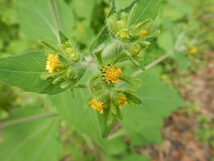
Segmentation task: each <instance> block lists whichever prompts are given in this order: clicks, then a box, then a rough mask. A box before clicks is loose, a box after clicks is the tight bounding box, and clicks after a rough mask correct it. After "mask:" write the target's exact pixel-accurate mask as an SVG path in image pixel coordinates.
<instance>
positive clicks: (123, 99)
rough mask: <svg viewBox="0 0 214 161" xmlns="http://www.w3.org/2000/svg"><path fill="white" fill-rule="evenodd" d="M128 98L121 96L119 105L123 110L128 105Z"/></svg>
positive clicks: (118, 101)
mask: <svg viewBox="0 0 214 161" xmlns="http://www.w3.org/2000/svg"><path fill="white" fill-rule="evenodd" d="M127 103H128V102H127V98H126V97H125V96H119V97H118V100H117V104H118V106H119V107H120V108H122V107H123V106H125V105H126V104H127Z"/></svg>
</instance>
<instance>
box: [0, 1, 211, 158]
mask: <svg viewBox="0 0 214 161" xmlns="http://www.w3.org/2000/svg"><path fill="white" fill-rule="evenodd" d="M33 2H35V3H33ZM131 2H132V0H116V6H117V7H118V8H124V7H125V6H127V5H129V4H130V3H131ZM213 4H214V3H213V1H212V0H205V1H200V0H191V1H187V0H164V2H163V4H162V7H161V10H160V13H159V15H158V17H157V18H156V21H155V23H156V25H155V28H158V29H161V34H160V35H159V37H158V38H157V39H156V40H155V42H154V44H153V45H152V47H150V48H148V49H147V50H145V51H144V52H143V54H144V55H145V56H144V59H145V60H144V63H145V64H149V63H150V62H152V61H154V60H156V59H157V58H159V57H160V56H162V55H164V54H165V53H166V52H172V57H171V58H170V59H169V60H167V61H165V62H164V63H162V67H161V68H154V69H152V70H150V71H149V72H147V73H145V74H144V75H142V80H143V84H144V86H143V87H142V88H140V89H139V90H138V92H139V93H140V94H141V96H142V98H143V105H142V108H137V107H128V108H126V109H124V111H123V113H124V117H125V118H127V119H124V120H123V121H122V123H121V125H120V126H122V128H119V130H118V129H117V130H116V132H115V133H113V132H114V131H113V132H112V134H111V135H110V136H109V138H108V139H107V140H106V139H103V138H102V137H101V134H100V133H99V130H100V129H99V128H100V127H99V126H98V120H97V119H95V118H96V114H95V113H94V111H91V110H90V109H88V108H81V107H80V105H81V104H82V106H84V107H86V106H87V105H85V104H83V99H84V100H86V101H85V102H87V100H88V98H87V97H86V96H85V95H87V94H85V93H84V91H79V92H77V93H76V94H75V95H76V97H75V98H72V96H71V95H72V94H71V93H70V92H65V93H61V94H57V95H54V96H47V97H46V96H44V97H43V96H41V95H39V96H38V95H36V94H35V95H34V94H31V93H27V94H26V93H25V94H23V92H21V91H20V90H18V89H16V88H13V87H11V86H8V85H5V84H3V83H1V82H0V83H1V84H0V120H4V119H7V118H9V119H7V121H10V120H14V119H20V118H23V117H28V116H32V115H35V114H41V113H43V112H50V111H51V112H52V111H54V112H55V111H58V112H59V117H60V118H61V119H62V120H65V121H66V122H62V123H60V120H59V118H58V117H56V118H48V119H41V120H34V121H32V122H27V123H23V124H18V125H13V126H9V127H6V128H5V130H4V131H3V138H1V142H3V143H2V144H1V143H0V149H1V150H0V151H1V152H0V158H3V161H6V160H7V161H19V160H20V161H22V160H23V158H24V159H25V160H35V161H36V160H44V161H46V160H52V161H54V160H59V159H60V158H62V160H63V161H67V160H74V161H75V160H85V161H92V160H97V161H100V160H104V161H105V160H106V161H117V160H122V161H132V160H133V161H136V160H137V161H147V160H150V159H149V158H148V157H145V156H142V155H138V154H136V152H135V150H134V149H135V147H136V146H139V145H140V146H145V145H148V144H151V143H160V142H161V133H160V128H161V127H162V125H163V120H164V118H166V117H167V116H169V115H170V113H171V112H172V111H174V110H176V109H177V108H178V107H180V106H182V105H184V102H183V101H182V100H181V99H180V98H179V97H178V95H177V94H176V93H175V91H174V90H173V89H172V88H171V87H169V86H167V85H166V84H168V85H169V84H171V81H170V78H171V77H173V76H174V74H176V73H178V72H181V71H183V70H186V69H190V70H195V68H197V67H196V66H193V65H194V62H195V60H196V59H197V58H198V57H199V56H200V54H204V53H205V52H206V51H208V50H211V49H213V47H214V44H213V41H212V40H213V37H214V33H213V31H214V30H213V29H214V22H213V21H212V19H213V12H214V5H213ZM57 5H58V6H59V15H60V17H62V22H61V24H56V23H55V22H54V20H53V17H52V15H51V9H50V6H49V3H48V1H31V0H19V1H14V0H8V1H4V0H0V57H6V56H8V55H14V54H19V53H23V52H24V51H26V50H35V49H40V48H41V46H40V45H39V43H38V41H39V40H46V41H49V42H51V43H56V39H57V35H56V31H57V29H59V28H63V30H64V31H65V33H66V34H67V35H69V36H70V37H72V38H73V40H75V41H76V42H77V43H78V45H79V46H80V47H81V49H82V52H84V53H86V52H87V47H88V45H89V44H91V42H92V41H93V38H94V37H95V36H96V35H97V33H98V32H99V31H100V30H101V28H102V27H103V25H104V20H105V17H106V16H107V14H108V12H109V6H110V0H87V1H86V0H64V1H57ZM29 6H30V7H29ZM26 13H31V14H26ZM33 25H37V26H34V27H35V28H36V29H37V30H34V28H33V27H31V26H33ZM47 26H48V27H47ZM54 35H55V36H54ZM194 49H195V50H194ZM146 55H147V56H146ZM13 63H14V62H11V64H13ZM11 66H12V65H11ZM23 68H25V67H24V66H23ZM32 68H33V67H32ZM129 70H130V71H132V69H129ZM166 72H168V73H171V75H170V76H169V75H168V74H165V73H166ZM4 77H5V78H6V77H7V73H6V74H5V75H4ZM22 77H23V76H22V75H21V76H20V80H21V78H22ZM160 77H161V78H162V79H163V80H164V81H165V82H166V84H165V83H163V82H162V81H161V80H160ZM11 79H13V80H14V78H11ZM32 81H33V80H32ZM24 85H25V86H27V85H26V84H24ZM26 95H27V96H26ZM83 95H84V98H83ZM29 98H30V99H32V100H30V101H29V100H28V99H29ZM26 104H27V106H26ZM36 105H38V106H36ZM47 106H48V107H47ZM17 107H19V108H17ZM77 114H78V115H77ZM199 122H201V124H202V127H201V130H199V131H198V137H199V139H201V140H202V141H203V142H205V143H206V144H211V145H212V146H214V143H213V142H211V141H210V140H211V139H213V130H211V129H212V128H210V127H211V126H212V123H211V122H210V120H209V119H207V118H204V117H203V116H201V117H200V118H199ZM60 129H61V130H60ZM59 130H60V131H59ZM0 132H1V131H0ZM59 136H60V137H59ZM127 137H128V138H129V141H128V142H127V140H126V139H127ZM59 138H60V139H59ZM14 145H15V146H14ZM8 151H10V152H11V154H10V155H8ZM44 153H45V155H44ZM32 158H33V159H32Z"/></svg>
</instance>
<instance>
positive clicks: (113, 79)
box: [102, 65, 122, 83]
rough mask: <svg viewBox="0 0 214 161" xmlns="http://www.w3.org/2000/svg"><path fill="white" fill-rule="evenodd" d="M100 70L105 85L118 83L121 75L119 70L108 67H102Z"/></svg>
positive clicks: (114, 67)
mask: <svg viewBox="0 0 214 161" xmlns="http://www.w3.org/2000/svg"><path fill="white" fill-rule="evenodd" d="M102 70H103V73H104V74H103V75H104V78H105V81H106V82H107V83H119V77H120V76H121V75H122V71H121V69H119V68H117V67H116V66H112V65H109V66H108V67H104V68H103V69H102Z"/></svg>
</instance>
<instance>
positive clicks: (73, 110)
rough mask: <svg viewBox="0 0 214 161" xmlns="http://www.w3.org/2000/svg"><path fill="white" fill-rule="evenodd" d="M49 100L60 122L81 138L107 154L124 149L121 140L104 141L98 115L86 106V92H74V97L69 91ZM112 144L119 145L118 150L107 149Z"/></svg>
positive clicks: (87, 98) (87, 97) (87, 99)
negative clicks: (56, 111) (57, 112)
mask: <svg viewBox="0 0 214 161" xmlns="http://www.w3.org/2000/svg"><path fill="white" fill-rule="evenodd" d="M50 100H51V102H52V104H53V105H54V106H56V108H57V109H58V111H59V114H60V116H61V118H62V120H65V121H66V122H67V123H68V125H69V127H70V128H72V129H74V130H76V131H77V132H78V133H79V134H80V135H81V136H84V137H85V138H86V139H89V140H92V141H93V142H95V143H96V144H97V145H98V146H99V147H100V148H102V150H104V151H105V152H106V153H108V154H115V153H120V152H122V149H124V146H125V145H124V141H123V139H118V138H116V140H110V141H108V140H106V138H103V136H102V131H101V127H100V126H101V125H100V124H99V121H98V117H97V115H100V114H98V113H97V112H96V111H94V110H93V109H92V108H90V107H89V106H88V102H89V94H88V93H87V91H86V90H82V89H81V90H78V91H77V90H76V91H75V92H74V96H73V95H72V93H71V92H70V91H66V92H63V93H60V94H57V95H53V96H50ZM113 144H119V145H121V147H120V148H118V149H109V148H110V147H112V145H113Z"/></svg>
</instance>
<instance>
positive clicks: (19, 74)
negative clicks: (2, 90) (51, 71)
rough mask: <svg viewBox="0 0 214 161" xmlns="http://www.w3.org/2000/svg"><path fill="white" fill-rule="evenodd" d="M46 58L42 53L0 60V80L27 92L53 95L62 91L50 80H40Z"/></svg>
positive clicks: (37, 52)
mask: <svg viewBox="0 0 214 161" xmlns="http://www.w3.org/2000/svg"><path fill="white" fill-rule="evenodd" d="M45 64H46V56H45V54H44V52H43V51H32V52H28V53H26V54H23V55H18V56H14V57H8V58H3V59H0V80H2V81H4V82H6V83H8V84H10V85H14V86H17V87H19V88H22V89H24V90H26V91H29V92H38V93H47V94H55V93H58V92H61V91H62V89H61V88H60V87H59V86H58V85H53V84H52V80H42V79H41V74H42V73H44V72H45Z"/></svg>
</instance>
